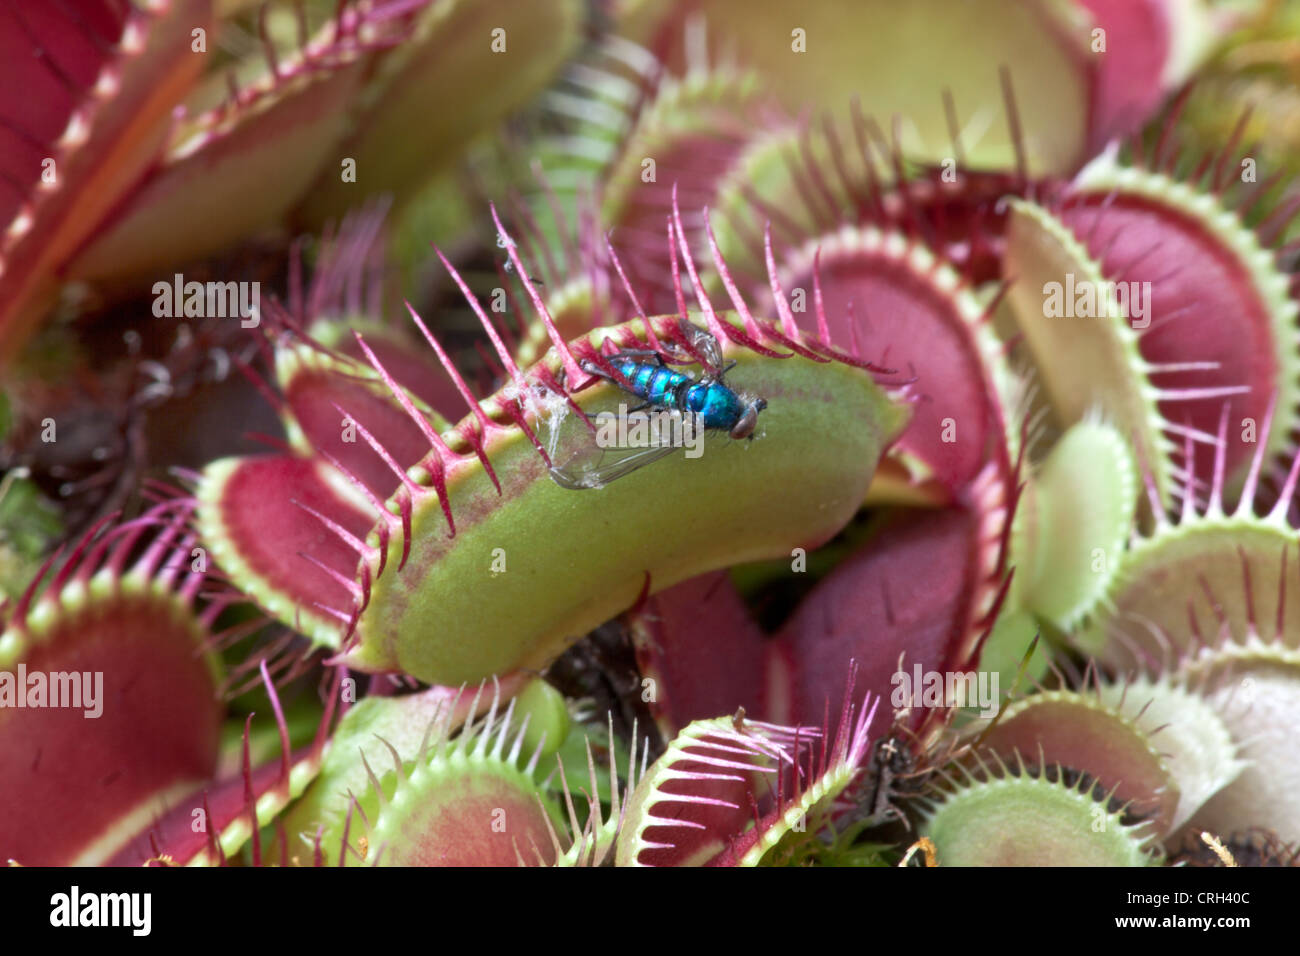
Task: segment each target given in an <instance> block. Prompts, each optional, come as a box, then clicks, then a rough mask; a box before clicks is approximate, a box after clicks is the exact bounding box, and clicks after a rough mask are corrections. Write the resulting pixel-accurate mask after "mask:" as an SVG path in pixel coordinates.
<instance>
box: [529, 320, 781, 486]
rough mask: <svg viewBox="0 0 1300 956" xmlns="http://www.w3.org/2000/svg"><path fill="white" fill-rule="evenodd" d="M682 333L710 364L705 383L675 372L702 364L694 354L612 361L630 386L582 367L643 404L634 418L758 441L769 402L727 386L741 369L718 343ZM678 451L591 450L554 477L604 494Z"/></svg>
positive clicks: (633, 353) (686, 328)
mask: <svg viewBox="0 0 1300 956" xmlns="http://www.w3.org/2000/svg"><path fill="white" fill-rule="evenodd" d="M681 327H682V330H683V332H685V333H686V335H687V336H688V338H689V340H690V342H691V344H692V346H693V347H694V348H695V350H696V351H697V352H698V353H699V355H700V356H702V357H703V358H704V360H705V365H706V367H707V371H706V372H705V374H704V375H702V376H701V377H699V378H694V377H692V376H690V375H688V374H687V373H685V372H681V371H678V370H677V369H674V368H670V367H669V362H671V363H673V364H682V365H684V364H692V363H695V362H696V361H697V360H696V359H694V358H692V357H691V356H690V355H689V354H679V353H674V354H672V355H670V356H669V358H668V360H667V361H665V358H664V356H663V355H661V354H660V353H659V352H656V351H653V350H649V349H645V350H642V349H630V350H625V351H622V352H616V353H614V354H613V355H610V356H609V357H608V363H609V365H610V366H612V367H613V369H615V370H616V371H617V372H618V373H619V374H620V375H622V377H623V379H624V381H620V380H619V379H618V378H617V377H616V376H615V375H612V374H610V373H609V372H608V371H606V370H605V369H602V368H600V367H599V366H597V365H596V364H595V363H594V362H591V361H585V360H584V361H582V362H581V363H579V364H580V365H581V366H582V369H583V371H585V372H588V373H589V374H592V375H597V376H599V377H601V378H604V379H606V380H608V381H610V382H613V383H614V384H616V385H618V386H619V387H620V388H621V389H623V390H624V391H625V392H629V393H630V394H632V395H635V396H636V397H637V398H640V399H641V400H642V401H641V404H639V405H637V406H635V407H634V408H630V409H627V412H628V413H629V414H634V413H637V412H642V411H643V410H645V409H655V410H657V411H659V412H661V413H671V414H672V415H675V416H678V417H680V418H683V419H687V420H689V421H691V422H694V423H695V424H696V426H697V427H699V428H702V429H704V430H705V431H706V432H715V433H721V432H725V433H727V434H728V435H730V436H731V437H732V438H751V439H752V438H753V436H754V429H755V427H756V426H757V424H758V413H759V412H761V411H762V410H763V409H764V408H766V407H767V402H766V400H764V399H762V398H756V397H751V396H748V395H744V394H742V393H739V392H736V391H734V390H733V389H732V388H731V387H730V386H729V385H727V383H726V381H725V378H724V376H725V375H726V373H727V372H729V371H730V370H731V369H732V368H733V367H735V365H736V363H735V362H734V361H733V362H731V363H729V364H727V365H725V366H724V365H723V360H722V349H721V348H720V347H719V345H718V340H717V339H716V338H714V337H713V336H712V335H711V334H709V333H708V332H706V331H705V330H703V329H701V328H698V327H697V326H695V325H692V324H690V323H688V322H683V323H682V324H681ZM675 450H676V446H674V445H672V444H653V445H651V446H650V447H648V448H645V447H638V448H635V449H632V450H628V449H622V450H618V451H615V450H614V449H609V448H596V449H589V450H588V451H586V452H578V453H574V454H572V455H571V456H570V457H569V458H568V459H567V460H565V461H564V463H563V464H560V465H556V466H555V467H552V468H551V477H552V479H554V481H555V482H556V484H558V485H560V486H561V487H564V488H570V489H575V490H577V489H587V488H600V487H602V486H604V485H606V484H608V483H609V482H611V481H613V480H615V479H616V478H621V477H623V476H624V475H629V474H631V473H632V472H634V471H636V470H637V469H639V468H642V467H644V466H646V465H648V464H650V463H651V462H654V461H658V460H659V459H660V458H663V457H665V456H667V455H669V454H671V453H672V452H673V451H675Z"/></svg>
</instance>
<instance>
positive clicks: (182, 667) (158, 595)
mask: <svg viewBox="0 0 1300 956" xmlns="http://www.w3.org/2000/svg"><path fill="white" fill-rule="evenodd" d="M183 519H184V514H183V513H178V512H176V511H175V510H174V509H172V510H170V511H169V510H167V509H161V510H159V511H156V512H155V513H153V514H152V515H150V516H146V517H145V518H142V519H137V520H136V521H134V522H129V523H126V524H124V525H120V526H117V527H115V528H113V529H111V530H108V531H106V532H105V533H104V534H102V535H99V536H98V537H97V536H96V533H97V532H99V531H100V530H101V528H102V526H103V523H102V522H101V523H100V525H99V526H96V527H95V528H93V529H92V530H91V532H90V533H88V534H87V535H85V536H84V537H83V538H82V539H81V540H80V541H79V542H77V543H76V546H75V547H74V548H72V549H71V550H70V552H69V553H68V554H67V555H66V557H65V558H64V560H63V563H62V564H61V566H59V567H58V569H57V570H55V569H54V564H55V558H57V557H60V556H61V555H55V556H54V557H52V558H51V560H50V561H48V562H47V563H46V565H45V567H43V568H42V569H41V571H40V572H39V573H38V574H37V575H36V576H35V577H34V578H33V580H32V582H31V584H30V585H29V586H28V588H27V590H26V591H25V593H24V594H23V595H22V596H21V597H20V598H19V599H18V601H17V602H16V603H15V604H13V605H12V606H10V607H8V608H6V609H5V616H4V630H3V635H0V668H3V671H4V673H5V676H6V677H11V676H12V675H14V674H16V673H17V672H18V670H19V668H22V669H23V670H25V671H27V672H29V673H42V674H44V673H53V672H62V671H67V670H74V669H75V670H76V671H89V672H91V673H97V674H100V675H102V680H103V712H102V714H101V715H100V716H99V717H98V718H97V719H95V720H94V721H90V720H87V719H86V718H85V717H84V715H83V712H82V710H81V709H77V708H66V707H64V708H58V709H46V708H42V709H30V708H15V707H13V706H11V703H12V702H6V704H5V706H3V707H0V773H2V774H3V777H4V779H5V781H6V785H5V788H4V793H5V808H4V812H3V813H0V853H3V855H4V857H5V858H6V859H10V858H12V859H15V860H17V861H19V862H21V863H24V864H31V865H59V866H67V865H74V864H76V865H97V864H102V863H104V862H105V861H107V860H108V859H110V858H111V857H112V856H113V855H114V854H115V853H116V852H117V851H118V850H119V849H120V848H121V846H122V845H123V844H124V843H126V842H127V841H128V840H129V839H130V838H131V837H132V836H134V835H135V833H136V831H137V830H138V829H140V828H141V827H144V826H146V825H147V824H148V823H149V820H150V819H151V817H152V816H153V815H154V814H156V813H159V812H162V811H163V810H165V809H166V808H167V806H168V805H169V804H170V803H171V802H172V801H174V800H176V799H177V798H178V797H179V796H181V795H182V794H184V793H185V792H187V791H188V790H190V789H191V788H193V787H195V786H197V785H198V784H200V783H201V782H202V781H204V780H205V779H206V778H207V777H208V776H209V775H210V774H211V773H212V772H213V771H214V770H215V768H216V761H217V743H218V733H219V729H220V720H221V711H222V708H221V705H220V703H219V701H218V700H217V689H218V682H219V680H220V673H219V664H218V662H217V659H216V657H215V655H214V654H213V653H212V650H211V647H210V642H211V640H212V634H211V631H210V628H211V625H212V622H213V620H214V619H215V615H216V611H217V610H219V609H220V607H221V606H222V604H221V603H216V604H213V605H210V606H209V607H207V608H205V609H203V610H202V611H200V610H198V609H197V608H196V606H195V604H196V596H197V595H198V591H199V588H200V586H201V585H202V582H203V580H204V576H203V575H202V574H200V573H195V572H193V571H191V570H190V562H189V552H190V547H191V545H192V543H193V538H192V537H191V536H189V535H188V534H187V533H186V532H185V531H184V530H183ZM151 529H152V530H154V531H155V534H154V535H153V537H152V539H151V540H149V541H148V543H147V546H145V547H144V548H143V550H140V549H139V547H138V546H139V545H141V544H142V542H143V541H144V536H145V535H146V534H147V533H148V532H149V531H150V530H151ZM51 572H53V573H52V574H51ZM41 761H44V762H46V766H48V767H52V768H56V769H57V772H53V773H33V772H32V771H31V768H32V767H33V766H35V765H37V763H38V762H41ZM105 781H109V782H110V783H111V785H109V783H106V782H105Z"/></svg>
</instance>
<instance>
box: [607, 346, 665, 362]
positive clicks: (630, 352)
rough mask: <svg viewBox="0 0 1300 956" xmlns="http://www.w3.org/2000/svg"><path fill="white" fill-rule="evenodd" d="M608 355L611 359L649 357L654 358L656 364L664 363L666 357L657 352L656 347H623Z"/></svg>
mask: <svg viewBox="0 0 1300 956" xmlns="http://www.w3.org/2000/svg"><path fill="white" fill-rule="evenodd" d="M607 357H608V358H609V359H610V360H615V359H624V358H635V359H640V358H647V359H652V360H653V361H654V363H655V364H656V365H663V364H664V357H663V356H662V355H660V354H659V353H658V352H656V351H655V350H654V349H623V350H622V351H621V352H615V353H613V354H612V355H609V356H607Z"/></svg>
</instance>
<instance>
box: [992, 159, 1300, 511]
mask: <svg viewBox="0 0 1300 956" xmlns="http://www.w3.org/2000/svg"><path fill="white" fill-rule="evenodd" d="M1233 145H1234V143H1233V142H1229V143H1228V144H1227V145H1226V146H1225V147H1224V149H1223V150H1222V151H1220V152H1219V153H1218V154H1217V155H1211V156H1206V157H1205V158H1204V159H1203V161H1202V162H1201V163H1200V165H1199V166H1198V167H1197V169H1196V170H1195V171H1194V172H1193V174H1192V175H1190V176H1189V178H1188V179H1187V181H1181V180H1179V179H1176V178H1174V177H1173V176H1172V168H1173V163H1174V161H1175V160H1176V159H1177V153H1176V151H1175V152H1172V155H1166V154H1170V153H1171V150H1169V149H1168V148H1167V146H1166V144H1165V142H1164V140H1163V139H1162V140H1161V143H1160V145H1159V147H1158V149H1157V153H1156V155H1155V156H1154V157H1152V159H1151V167H1152V168H1151V169H1150V170H1148V169H1146V168H1144V167H1142V166H1141V165H1137V166H1120V165H1118V164H1117V163H1116V162H1115V160H1114V159H1113V158H1112V157H1110V156H1102V157H1099V158H1098V159H1097V160H1094V161H1093V162H1092V163H1091V164H1090V165H1089V166H1088V167H1087V168H1085V169H1084V170H1082V171H1081V172H1080V173H1079V175H1078V176H1077V177H1076V178H1075V179H1074V180H1073V181H1072V182H1071V183H1069V184H1068V185H1067V186H1065V187H1064V188H1063V189H1061V190H1060V191H1059V192H1058V193H1054V194H1049V196H1048V198H1047V199H1046V201H1045V204H1037V203H1025V202H1022V203H1013V206H1012V212H1011V217H1010V223H1009V226H1008V234H1007V235H1008V239H1007V243H1008V247H1007V266H1008V268H1009V269H1010V270H1012V271H1013V272H1014V273H1015V274H1017V275H1018V276H1019V277H1020V281H1019V282H1018V283H1017V284H1016V285H1015V287H1014V288H1013V289H1012V292H1011V295H1010V302H1011V304H1012V306H1013V309H1014V312H1015V315H1016V318H1017V321H1018V322H1019V323H1020V328H1021V330H1022V331H1023V333H1024V335H1025V339H1026V342H1027V343H1028V345H1029V347H1030V349H1031V350H1032V352H1033V355H1034V359H1035V362H1036V363H1037V366H1038V369H1039V372H1040V374H1041V376H1042V381H1043V384H1044V386H1045V389H1046V391H1047V394H1048V395H1049V397H1050V398H1051V401H1052V404H1053V406H1054V407H1055V409H1056V411H1057V413H1058V415H1060V416H1061V418H1062V419H1063V420H1064V421H1065V422H1067V423H1068V422H1071V421H1074V420H1076V419H1078V418H1079V417H1080V416H1081V415H1082V413H1083V412H1084V411H1085V410H1087V409H1088V408H1090V407H1092V406H1093V405H1097V404H1100V405H1101V407H1102V408H1103V409H1104V410H1105V411H1106V412H1107V414H1109V415H1110V416H1111V417H1112V419H1113V420H1114V422H1115V423H1116V424H1117V425H1118V426H1119V427H1120V428H1121V429H1122V430H1124V431H1126V432H1128V433H1130V434H1131V435H1132V439H1131V440H1133V441H1134V442H1136V445H1137V453H1138V456H1139V458H1140V459H1141V460H1142V461H1143V462H1145V467H1146V468H1148V469H1149V470H1150V471H1151V473H1152V475H1153V476H1154V478H1155V481H1156V487H1157V489H1158V490H1159V492H1160V498H1161V501H1162V502H1163V503H1164V506H1165V507H1169V506H1170V505H1171V504H1172V498H1171V495H1172V494H1173V493H1174V490H1175V488H1176V487H1177V482H1178V481H1179V480H1180V479H1181V478H1182V476H1183V469H1185V468H1186V467H1187V463H1186V462H1185V461H1179V460H1177V452H1178V451H1179V448H1180V445H1181V439H1182V438H1183V437H1185V436H1188V435H1190V436H1191V437H1192V438H1193V439H1194V440H1195V441H1196V442H1197V443H1202V444H1210V445H1213V444H1214V443H1215V437H1214V436H1215V433H1216V425H1217V423H1218V421H1219V416H1220V412H1221V410H1222V408H1223V407H1224V403H1225V400H1226V402H1227V406H1228V407H1229V408H1230V409H1231V411H1230V418H1229V421H1230V423H1231V425H1232V429H1231V431H1230V432H1229V434H1228V435H1227V436H1225V438H1224V439H1220V440H1228V447H1227V449H1226V452H1225V454H1226V462H1225V468H1226V469H1227V474H1226V480H1227V483H1228V484H1229V486H1230V487H1233V488H1235V487H1237V486H1238V485H1239V484H1240V483H1241V481H1242V480H1243V479H1244V476H1245V472H1246V470H1247V468H1248V467H1249V465H1250V462H1251V460H1252V458H1253V457H1254V456H1255V448H1254V447H1253V445H1254V442H1255V441H1256V438H1255V437H1254V436H1255V435H1256V434H1257V433H1258V431H1259V428H1260V425H1261V423H1262V422H1263V421H1264V418H1265V415H1266V413H1267V412H1268V410H1269V406H1270V401H1273V408H1274V411H1273V412H1272V413H1271V414H1275V415H1276V416H1277V418H1278V427H1277V428H1275V429H1274V430H1273V431H1272V432H1271V437H1268V438H1260V439H1259V440H1260V441H1263V442H1264V443H1265V445H1266V452H1265V455H1266V459H1265V465H1266V467H1269V468H1270V469H1271V468H1272V467H1273V466H1274V459H1275V457H1276V456H1278V455H1279V454H1281V453H1282V452H1283V451H1284V450H1285V448H1286V442H1287V436H1288V435H1289V434H1290V431H1291V429H1292V428H1293V427H1294V424H1295V421H1296V415H1297V402H1298V400H1300V364H1298V363H1300V360H1298V359H1297V357H1296V345H1295V326H1296V316H1297V305H1296V303H1295V301H1294V300H1293V299H1292V297H1291V295H1290V292H1289V288H1288V281H1287V277H1286V274H1285V273H1284V272H1283V271H1282V268H1281V265H1280V263H1279V261H1278V256H1277V253H1276V252H1275V251H1274V250H1273V249H1272V248H1271V246H1272V244H1273V242H1274V241H1275V239H1276V237H1277V235H1278V234H1279V230H1280V229H1281V227H1282V226H1283V225H1284V224H1285V219H1284V218H1282V217H1281V216H1280V214H1281V213H1284V212H1285V211H1286V210H1280V211H1279V215H1278V216H1274V217H1272V218H1271V219H1270V220H1267V221H1265V222H1264V223H1263V224H1261V225H1260V226H1259V227H1258V229H1257V230H1252V229H1251V228H1249V227H1247V226H1246V225H1245V224H1244V223H1243V221H1242V217H1243V216H1244V214H1245V211H1247V210H1248V209H1249V207H1250V206H1251V205H1253V199H1257V198H1258V197H1257V196H1256V197H1252V196H1251V195H1250V194H1246V193H1243V191H1242V190H1241V189H1238V188H1233V180H1232V178H1231V173H1232V170H1231V169H1230V168H1229V167H1230V164H1229V163H1228V158H1229V154H1230V151H1231V149H1232V148H1233ZM1238 185H1239V184H1238ZM1130 283H1140V284H1141V289H1140V290H1139V294H1138V295H1137V296H1135V297H1134V301H1133V302H1131V303H1130V307H1129V308H1128V309H1125V308H1123V307H1122V305H1121V304H1120V303H1119V302H1116V301H1114V297H1115V296H1116V293H1117V291H1118V289H1119V287H1121V286H1123V287H1127V286H1128V284H1130ZM1067 285H1068V286H1069V287H1070V288H1071V289H1074V290H1077V291H1076V293H1075V296H1074V299H1075V303H1076V304H1077V305H1079V307H1077V308H1075V309H1074V310H1072V313H1071V314H1070V315H1068V316H1062V315H1056V314H1053V312H1054V309H1053V302H1054V301H1055V302H1059V301H1060V300H1061V297H1062V295H1063V293H1064V290H1065V288H1066V286H1067ZM1138 312H1140V313H1141V314H1140V315H1139V314H1137V313H1138ZM1074 313H1079V314H1074ZM1274 395H1275V396H1276V398H1275V399H1270V396H1274ZM1197 477H1198V478H1200V479H1205V478H1207V477H1208V475H1207V474H1205V473H1201V474H1199V475H1198V476H1197Z"/></svg>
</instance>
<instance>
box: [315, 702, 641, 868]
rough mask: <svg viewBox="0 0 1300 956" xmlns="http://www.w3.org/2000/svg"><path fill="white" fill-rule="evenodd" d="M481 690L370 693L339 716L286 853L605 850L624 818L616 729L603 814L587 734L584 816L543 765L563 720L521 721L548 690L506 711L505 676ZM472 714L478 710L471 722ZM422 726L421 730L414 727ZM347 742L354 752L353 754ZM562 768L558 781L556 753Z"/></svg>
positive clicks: (466, 860) (548, 860)
mask: <svg viewBox="0 0 1300 956" xmlns="http://www.w3.org/2000/svg"><path fill="white" fill-rule="evenodd" d="M519 684H520V682H519V681H516V682H515V687H516V688H517V687H518V686H519ZM485 689H486V687H485V685H480V686H479V688H478V689H477V690H476V691H475V692H474V693H473V694H472V695H471V694H469V693H468V692H467V691H466V690H465V689H464V688H461V689H460V690H459V691H452V692H450V693H447V691H448V690H449V689H447V688H437V689H435V690H436V691H438V692H439V693H438V694H437V695H436V697H434V696H430V695H429V694H425V695H419V697H418V698H404V699H400V700H394V701H388V702H384V701H375V702H373V705H372V706H370V707H369V708H368V710H367V711H366V713H365V715H364V716H362V714H358V715H357V717H355V718H352V719H345V721H344V723H343V725H341V726H340V734H339V736H338V737H337V738H336V741H335V744H336V745H339V749H338V750H337V751H334V752H333V753H332V755H331V757H330V758H329V760H328V763H327V766H326V771H327V772H326V774H325V775H323V776H322V778H321V779H320V780H319V781H318V782H317V784H316V785H315V789H314V790H313V791H312V792H311V793H309V794H308V795H307V797H306V800H305V802H303V803H300V804H298V805H297V806H296V807H295V808H294V810H293V811H291V814H290V817H289V819H290V820H291V821H296V822H295V823H294V825H295V826H298V827H303V828H304V829H302V830H301V832H299V833H298V837H299V838H300V840H301V841H302V842H304V843H306V844H307V846H306V847H305V848H304V847H298V848H297V849H294V850H291V851H289V852H290V856H289V859H290V860H292V861H294V862H305V861H306V860H311V861H312V862H314V863H315V865H317V866H320V865H338V866H465V865H477V866H483V865H497V866H509V865H513V864H515V863H520V864H528V865H533V864H538V863H540V864H542V865H598V864H599V863H600V862H601V861H603V860H604V858H605V857H606V856H607V855H608V853H609V851H610V847H611V846H612V843H613V840H614V838H615V834H616V832H617V825H618V822H619V820H620V818H621V810H620V797H619V787H620V783H619V780H618V776H617V770H616V767H615V765H614V757H613V754H614V750H613V746H612V744H613V740H612V737H611V741H610V744H611V747H610V751H609V752H610V766H609V773H610V788H611V790H610V792H611V793H612V811H611V813H612V817H610V818H608V819H607V818H606V817H605V816H604V815H603V813H604V811H603V810H602V808H601V805H600V801H599V798H598V797H597V796H596V794H597V789H598V788H597V780H596V773H597V772H596V766H595V763H594V760H593V759H592V755H591V748H590V744H588V746H587V758H588V769H589V772H590V780H589V783H590V787H591V789H590V790H589V792H588V806H587V807H586V808H585V809H586V810H587V813H586V815H585V819H584V820H582V821H580V820H579V818H578V814H577V809H576V807H575V805H574V801H573V798H572V795H571V793H570V791H569V787H568V784H567V782H562V783H561V786H560V794H559V795H558V796H556V795H553V794H552V793H551V792H550V791H549V790H548V788H546V787H544V786H543V783H542V781H541V780H540V774H539V766H540V765H541V764H542V762H543V760H544V758H549V757H550V755H551V754H553V753H554V752H555V750H556V749H557V748H558V746H559V743H560V741H559V740H549V739H547V737H548V734H555V733H556V732H557V731H558V732H559V734H558V735H560V736H562V735H563V733H564V732H565V731H566V730H567V727H563V726H556V725H554V723H552V724H551V726H549V727H548V728H547V729H546V731H544V732H542V733H540V734H539V733H538V732H537V729H536V728H534V730H533V732H532V733H531V735H530V731H529V723H530V722H531V718H532V717H533V716H534V715H537V716H539V717H544V715H545V713H546V711H547V710H548V709H551V708H549V707H548V705H547V702H546V698H547V696H549V695H553V694H554V692H553V691H549V692H548V691H542V693H541V695H540V696H537V695H535V694H534V695H532V699H530V698H529V695H528V694H527V692H526V693H525V694H524V695H521V696H516V697H514V698H513V699H512V700H511V701H510V702H509V704H508V705H506V706H505V710H504V713H502V712H501V710H500V708H501V705H502V701H501V687H500V686H499V685H497V684H496V683H495V682H494V686H493V689H492V692H491V696H490V703H488V700H489V698H488V697H486V696H485V695H484V691H485ZM484 711H485V712H484ZM479 713H482V714H483V716H482V719H481V720H478V721H475V715H476V714H479ZM462 724H463V725H464V728H463V729H461V730H460V733H459V734H456V731H457V730H458V729H460V728H461V726H462ZM420 731H422V734H421V735H420V736H419V737H418V739H417V738H416V737H413V736H412V733H413V732H420ZM530 736H531V740H530ZM363 738H370V739H363ZM362 744H364V749H363V748H362ZM354 747H355V748H356V749H357V752H356V753H350V752H349V751H350V750H352V749H353V748H354ZM372 761H373V762H372ZM559 773H560V775H561V778H562V781H563V774H564V770H563V764H560V765H559ZM629 773H631V771H629ZM629 779H631V777H629ZM340 788H341V789H340ZM566 811H567V819H566ZM561 834H562V835H563V840H561Z"/></svg>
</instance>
